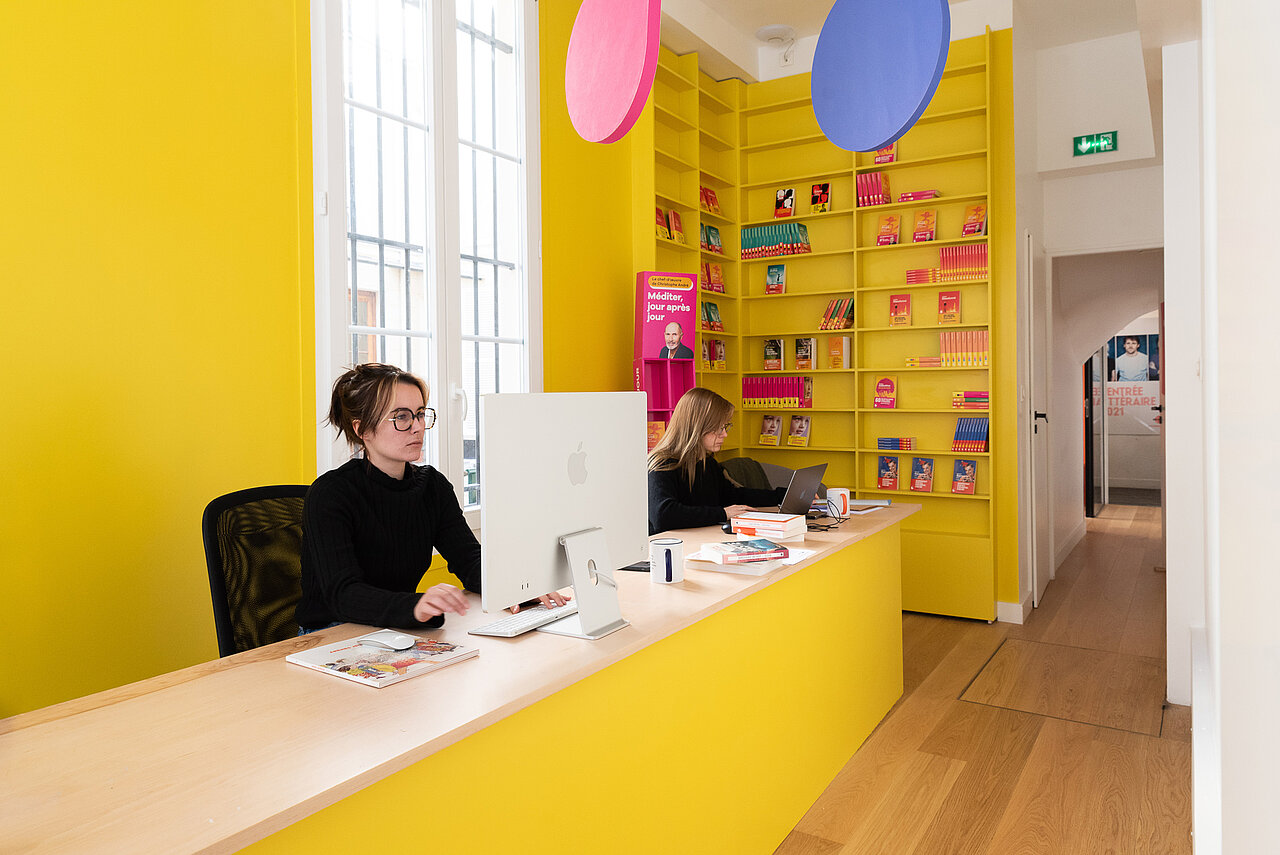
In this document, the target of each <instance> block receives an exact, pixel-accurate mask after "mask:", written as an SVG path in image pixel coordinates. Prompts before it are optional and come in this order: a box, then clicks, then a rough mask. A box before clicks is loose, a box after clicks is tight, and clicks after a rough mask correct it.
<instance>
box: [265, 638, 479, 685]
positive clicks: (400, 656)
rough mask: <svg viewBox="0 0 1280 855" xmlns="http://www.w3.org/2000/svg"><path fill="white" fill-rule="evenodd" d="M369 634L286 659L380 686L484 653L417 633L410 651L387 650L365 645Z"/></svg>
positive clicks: (303, 665)
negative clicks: (419, 635)
mask: <svg viewBox="0 0 1280 855" xmlns="http://www.w3.org/2000/svg"><path fill="white" fill-rule="evenodd" d="M369 635H376V633H369ZM365 637H366V636H363V635H362V636H359V637H357V638H349V639H347V640H346V641H335V642H333V643H331V644H325V645H322V646H320V647H313V648H311V649H309V650H300V651H298V652H297V653H290V654H289V655H288V656H286V657H285V660H286V661H288V662H292V663H293V664H295V665H301V666H302V667H304V668H310V669H312V670H314V671H320V672H323V673H325V674H332V675H333V676H335V677H341V678H343V679H344V680H351V681H352V682H355V683H363V684H364V685H366V686H374V687H376V688H380V687H382V686H389V685H391V684H392V683H398V682H400V681H401V680H407V679H409V678H410V677H416V676H417V675H419V674H425V673H427V672H429V671H435V670H437V669H439V668H442V667H444V666H446V665H452V664H453V663H455V662H461V661H462V660H464V659H470V658H471V657H473V656H476V655H477V654H478V653H479V652H480V651H479V650H477V649H476V648H474V647H467V646H464V645H461V644H450V643H448V642H446V641H440V640H439V639H435V638H418V637H416V636H410V637H411V638H413V639H414V644H413V646H412V647H410V648H409V649H407V650H384V649H380V648H377V647H367V646H364V645H361V644H360V640H361V639H362V638H365Z"/></svg>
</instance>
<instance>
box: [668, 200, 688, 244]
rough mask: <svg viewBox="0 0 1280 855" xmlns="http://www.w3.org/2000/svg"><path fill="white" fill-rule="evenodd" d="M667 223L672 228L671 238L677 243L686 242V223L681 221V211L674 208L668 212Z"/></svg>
mask: <svg viewBox="0 0 1280 855" xmlns="http://www.w3.org/2000/svg"><path fill="white" fill-rule="evenodd" d="M667 224H668V227H669V228H670V230H671V239H672V240H673V241H675V242H676V243H684V242H685V239H684V223H682V222H681V221H680V212H679V211H677V210H675V209H674V208H673V209H672V210H671V212H670V213H668V214H667Z"/></svg>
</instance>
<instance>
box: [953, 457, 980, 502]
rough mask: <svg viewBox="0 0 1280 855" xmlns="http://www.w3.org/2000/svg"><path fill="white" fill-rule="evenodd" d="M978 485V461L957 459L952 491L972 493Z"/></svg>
mask: <svg viewBox="0 0 1280 855" xmlns="http://www.w3.org/2000/svg"><path fill="white" fill-rule="evenodd" d="M977 486H978V461H976V460H956V463H955V469H954V470H953V471H952V474H951V492H953V493H965V494H968V495H972V494H973V492H974V490H976V489H977Z"/></svg>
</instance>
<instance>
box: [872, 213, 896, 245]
mask: <svg viewBox="0 0 1280 855" xmlns="http://www.w3.org/2000/svg"><path fill="white" fill-rule="evenodd" d="M901 228H902V215H901V214H881V215H880V223H879V225H877V226H876V246H892V245H894V244H896V243H897V242H898V234H899V232H900V230H901Z"/></svg>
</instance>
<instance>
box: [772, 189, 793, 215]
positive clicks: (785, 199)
mask: <svg viewBox="0 0 1280 855" xmlns="http://www.w3.org/2000/svg"><path fill="white" fill-rule="evenodd" d="M795 212H796V191H795V188H794V187H783V188H782V189H780V190H779V191H778V192H777V194H776V195H775V196H774V200H773V217H774V219H779V218H781V217H789V216H791V215H792V214H794V213H795Z"/></svg>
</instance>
